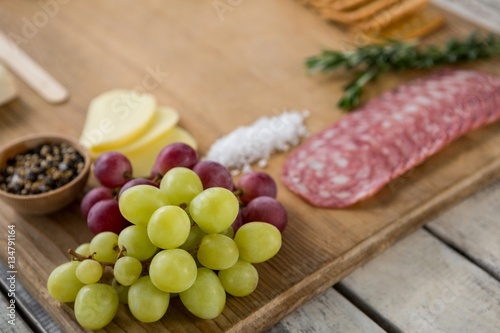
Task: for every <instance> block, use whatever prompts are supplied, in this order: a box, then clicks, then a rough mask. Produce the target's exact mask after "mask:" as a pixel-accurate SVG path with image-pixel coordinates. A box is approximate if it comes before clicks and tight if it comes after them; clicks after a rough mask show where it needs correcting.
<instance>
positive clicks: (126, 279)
mask: <svg viewBox="0 0 500 333" xmlns="http://www.w3.org/2000/svg"><path fill="white" fill-rule="evenodd" d="M141 273H142V263H141V262H140V261H139V260H137V259H136V258H134V257H130V256H127V257H121V258H119V259H118V260H117V261H116V263H115V267H114V270H113V274H114V276H115V279H116V281H118V282H119V283H120V284H121V285H123V286H130V285H131V284H132V283H134V282H135V281H136V280H137V279H138V278H139V277H140V276H141Z"/></svg>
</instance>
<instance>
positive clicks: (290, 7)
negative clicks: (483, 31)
mask: <svg viewBox="0 0 500 333" xmlns="http://www.w3.org/2000/svg"><path fill="white" fill-rule="evenodd" d="M47 2H48V1H47ZM56 2H57V4H58V5H57V6H56V5H53V6H52V7H50V8H49V7H47V6H41V4H42V3H45V2H43V1H42V2H35V1H15V0H4V1H2V8H1V9H0V28H1V29H2V30H3V31H4V32H5V33H6V34H10V35H11V37H12V36H15V35H17V36H19V37H20V38H19V41H20V42H21V44H20V46H21V48H23V49H24V50H25V51H26V52H27V53H28V54H30V55H31V56H32V57H33V58H34V59H36V60H37V61H38V62H39V63H40V64H41V65H42V66H43V67H44V68H46V69H47V70H48V71H49V72H50V73H52V74H53V75H54V76H55V77H56V78H57V79H58V80H59V81H60V82H61V83H63V84H64V85H65V86H66V87H67V88H68V89H69V91H70V94H71V97H70V99H69V101H68V102H67V103H65V104H62V105H58V106H54V105H49V104H47V103H45V102H44V101H43V100H41V99H40V97H39V96H38V95H36V94H35V93H34V92H33V91H31V90H30V89H29V88H27V87H26V86H25V85H24V84H23V83H22V82H20V81H17V84H18V86H19V88H20V89H19V90H20V92H21V96H20V98H19V99H18V100H16V101H14V102H12V103H10V104H8V105H5V106H3V107H1V108H0V144H3V143H6V142H8V141H10V140H12V139H14V138H16V137H19V136H22V135H25V134H29V133H34V132H57V133H65V134H68V135H72V136H76V137H78V136H79V134H80V131H81V129H82V126H83V121H84V119H85V113H86V108H87V106H88V103H89V101H90V99H91V98H92V97H94V96H96V95H97V94H99V93H101V92H104V91H106V90H109V89H113V88H137V87H151V86H152V85H151V84H149V85H148V82H149V83H151V82H153V81H151V77H153V78H154V76H153V74H152V73H156V78H157V83H158V84H156V85H154V87H153V88H151V91H150V92H151V93H152V94H154V95H155V96H156V97H157V99H158V101H159V103H160V104H162V105H171V106H173V107H175V108H176V109H178V110H179V111H180V113H181V125H182V126H183V127H184V128H186V129H187V130H189V131H190V132H191V133H192V134H193V135H194V137H195V138H196V139H197V141H198V142H199V146H200V152H201V153H204V152H206V151H207V149H208V147H209V146H210V144H211V143H213V142H214V140H216V139H217V138H218V137H220V136H221V135H223V134H226V133H228V132H230V131H231V130H233V129H234V128H235V127H236V126H239V125H247V124H250V123H251V122H253V121H254V120H255V119H257V118H258V117H260V116H265V115H266V116H268V115H275V114H278V113H279V112H281V111H282V110H284V109H296V110H303V109H308V110H310V112H311V116H310V118H309V119H308V120H307V126H308V128H309V130H310V132H311V133H314V132H317V131H319V130H321V129H323V128H324V127H326V126H327V125H328V124H330V123H332V122H335V121H337V120H338V119H339V118H340V117H342V116H343V113H342V112H340V111H339V110H338V109H336V108H335V103H336V101H337V100H338V98H339V97H340V94H341V86H342V85H343V84H345V83H346V80H347V79H348V76H347V75H345V74H342V73H339V74H335V75H333V76H330V77H323V76H314V77H309V76H308V75H307V74H306V72H305V70H304V66H303V62H304V59H305V58H306V57H308V56H310V55H314V54H317V53H318V52H319V51H320V50H321V49H322V48H323V47H331V48H337V49H350V48H353V47H354V46H355V45H354V44H353V42H352V41H353V40H355V39H353V38H352V36H350V35H349V34H348V33H347V32H346V31H343V30H342V29H341V28H339V27H337V26H334V25H331V24H328V23H326V22H324V21H322V20H321V19H320V18H319V17H318V16H316V14H314V13H312V12H310V11H308V10H307V9H305V8H304V7H302V6H301V5H300V4H299V3H298V2H295V1H292V0H276V1H265V0H256V1H224V0H222V1H203V2H200V1H194V0H185V1H173V0H172V1H170V0H168V1H165V0H147V1H141V2H138V1H132V0H109V1H97V0H89V1H85V2H81V1H60V2H59V1H52V2H51V3H56ZM63 2H64V4H63ZM220 3H223V4H226V6H222V7H220ZM215 5H219V7H217V8H216V6H215ZM224 9H225V10H224ZM44 13H45V14H44ZM446 19H447V22H448V25H447V27H446V28H445V29H443V30H441V31H440V32H439V33H437V34H434V35H433V37H432V38H431V39H429V41H431V42H439V41H443V40H444V39H446V38H448V37H450V36H452V35H464V34H466V33H467V32H469V31H471V30H474V29H475V27H473V26H472V25H470V24H468V23H466V22H464V21H463V20H460V19H458V18H456V17H454V16H451V15H448V14H446ZM463 67H466V68H477V69H482V70H486V71H489V72H492V73H494V74H497V75H500V66H499V63H498V60H496V61H494V60H491V61H482V62H478V63H475V64H468V65H464V66H463ZM422 74H424V73H423V72H412V73H405V74H391V75H387V76H385V77H383V78H381V79H380V80H379V81H378V82H377V84H374V85H371V86H370V88H369V89H368V94H369V95H370V96H375V95H377V94H379V93H381V92H383V91H385V90H387V89H390V88H392V87H394V86H396V85H397V84H400V83H402V82H404V81H406V80H408V79H410V78H413V77H416V76H418V75H422ZM148 80H149V81H148ZM285 158H286V154H281V155H277V156H275V157H273V158H272V160H271V161H270V165H269V167H268V168H267V169H266V171H268V172H269V173H271V174H272V175H273V176H274V177H275V178H276V179H277V180H278V181H279V179H280V178H279V175H280V170H281V166H282V165H283V162H284V159H285ZM499 170H500V124H495V125H491V126H488V127H487V128H484V129H481V130H477V131H475V132H472V133H470V134H468V135H467V136H465V137H463V138H461V139H459V140H458V141H456V142H454V143H453V144H452V145H450V146H449V147H447V148H446V149H444V150H443V151H441V152H439V153H438V154H437V155H435V156H434V157H432V158H430V159H429V160H428V161H426V162H425V163H424V164H422V165H420V166H419V167H417V168H415V169H414V170H412V171H410V172H408V173H407V174H406V175H404V176H402V177H400V178H398V179H396V180H394V181H393V182H391V184H389V185H388V186H387V187H386V188H385V189H384V190H382V191H381V192H380V193H379V194H377V195H376V196H375V197H374V198H372V199H369V200H367V201H365V202H363V203H361V204H357V205H355V206H353V207H350V208H348V209H338V210H328V209H317V208H313V207H311V206H309V205H307V204H306V203H304V202H303V201H301V200H300V199H299V198H297V197H296V196H294V195H293V194H291V193H290V192H288V191H287V190H286V189H285V188H284V187H283V186H282V184H281V183H279V195H278V198H279V200H280V201H281V202H283V203H284V205H285V206H286V208H287V210H288V213H289V226H288V227H287V229H286V231H285V233H284V235H283V236H284V243H283V247H282V250H281V251H280V253H279V254H278V255H277V256H276V257H275V258H273V259H272V260H271V261H269V262H267V263H264V264H259V265H258V271H259V273H260V283H259V286H258V289H257V290H256V291H255V293H253V294H252V295H251V296H248V297H245V298H234V297H229V298H228V303H227V307H226V309H225V310H224V312H223V314H222V315H221V316H219V317H218V318H216V319H215V320H200V319H196V318H194V317H193V316H192V315H190V314H189V313H187V311H186V310H184V309H183V307H182V305H181V304H180V302H179V301H178V300H177V299H174V300H173V301H172V303H171V306H170V308H169V310H168V312H167V315H166V316H165V318H164V319H163V320H161V321H160V322H158V323H154V324H142V323H139V322H138V321H136V320H134V319H133V318H132V317H131V315H130V313H129V312H128V310H127V309H126V307H122V308H120V311H119V313H118V315H117V317H116V319H115V321H114V322H113V323H111V324H110V325H108V326H107V327H106V328H105V329H104V330H103V331H106V332H159V331H162V332H222V331H224V332H247V331H248V332H253V331H256V330H257V331H259V330H263V329H265V328H268V327H270V326H271V325H272V324H273V323H275V322H277V321H278V320H280V319H281V318H282V317H284V316H285V315H286V314H288V313H289V312H290V311H292V310H293V309H295V308H296V307H298V306H300V305H301V304H303V303H304V302H306V301H307V300H309V299H310V298H312V297H314V296H315V295H317V294H319V293H320V292H321V291H323V290H325V289H326V288H328V287H330V286H331V285H333V284H334V283H335V282H337V281H339V280H340V279H341V278H343V277H344V276H346V275H347V274H349V272H351V271H352V270H353V269H355V268H356V267H359V266H360V265H361V264H363V263H364V262H366V261H367V260H369V259H370V258H372V257H373V256H375V255H376V254H378V253H380V252H381V251H383V250H384V249H385V248H387V247H388V246H390V245H391V244H392V243H394V242H395V241H396V240H397V239H399V238H401V237H403V236H404V235H406V234H408V233H409V232H411V231H413V230H415V229H416V228H418V227H419V226H420V225H422V224H423V223H424V222H425V221H426V217H427V216H429V215H430V214H434V213H436V212H438V211H440V210H442V209H443V208H444V207H446V206H448V205H450V204H451V203H453V202H456V201H457V200H458V199H460V198H462V197H464V196H466V195H468V194H469V193H471V191H474V190H476V189H478V188H479V187H481V186H482V185H483V184H484V183H486V182H488V181H490V180H492V179H493V178H494V177H495V175H496V174H498V171H499ZM0 211H1V218H0V228H1V230H2V231H0V233H1V234H2V235H4V236H2V237H1V240H0V241H1V243H2V244H5V241H6V238H5V235H6V230H7V226H8V225H12V224H15V225H16V230H17V239H16V256H17V263H18V280H19V281H20V282H21V283H23V284H24V285H25V286H26V287H27V289H28V290H29V291H30V292H31V293H32V294H33V295H34V297H35V298H36V299H37V300H38V301H39V302H40V303H41V304H42V305H43V306H44V307H45V308H46V309H47V310H48V312H49V313H50V314H51V315H52V316H53V317H54V318H55V319H56V320H57V321H58V322H59V323H60V324H61V325H62V327H63V328H64V329H65V330H66V331H68V332H78V331H80V330H81V329H80V328H79V327H78V325H77V324H76V323H75V321H74V318H73V314H72V310H71V307H70V306H68V305H64V304H60V303H58V302H56V301H54V300H52V299H51V298H50V297H49V295H48V293H47V290H46V287H45V285H46V279H47V277H48V274H49V273H50V271H51V270H52V269H53V268H54V267H55V266H57V265H59V264H61V263H63V262H65V261H66V260H68V257H67V255H66V250H67V249H68V248H74V247H76V246H77V244H79V243H82V242H86V241H89V240H90V238H91V234H90V232H89V231H88V230H87V228H86V225H85V221H84V220H83V218H82V217H81V216H80V214H79V206H78V203H77V202H75V203H74V204H73V205H71V206H70V207H68V208H67V209H65V210H64V211H61V212H59V213H56V214H53V215H50V216H42V217H26V216H20V215H18V214H16V213H15V212H14V211H12V210H11V209H10V208H9V207H7V206H6V205H4V204H3V203H0ZM5 248H6V247H5V246H3V245H2V249H5ZM6 257H7V253H6V251H5V250H2V251H1V252H0V258H1V259H2V261H3V262H6ZM401 269H405V268H404V267H401ZM333 320H334V319H333Z"/></svg>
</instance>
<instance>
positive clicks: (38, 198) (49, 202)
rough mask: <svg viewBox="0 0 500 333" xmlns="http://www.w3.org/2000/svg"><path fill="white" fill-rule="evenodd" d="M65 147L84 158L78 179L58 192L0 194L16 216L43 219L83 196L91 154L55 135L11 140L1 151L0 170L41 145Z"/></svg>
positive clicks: (73, 140)
mask: <svg viewBox="0 0 500 333" xmlns="http://www.w3.org/2000/svg"><path fill="white" fill-rule="evenodd" d="M60 143H67V144H69V145H70V146H72V147H73V148H75V149H76V150H77V151H78V152H79V153H80V154H81V155H82V156H83V158H84V160H85V166H84V168H83V170H82V171H81V172H80V174H78V176H77V177H76V178H75V179H73V180H72V181H70V182H69V183H67V184H66V185H64V186H61V187H59V188H57V189H54V190H50V191H48V192H45V193H41V194H29V195H18V194H12V193H8V192H6V191H2V190H0V198H1V199H2V200H3V201H4V202H5V203H7V204H8V205H10V206H11V207H12V208H13V209H14V210H16V211H17V212H18V213H21V214H26V215H43V214H49V213H53V212H56V211H58V210H60V209H62V208H64V207H65V206H67V205H68V204H70V203H71V202H72V201H74V200H75V199H76V198H77V197H78V196H80V195H81V194H82V193H83V189H84V187H85V185H86V184H87V180H88V177H89V173H90V165H91V160H90V154H89V152H88V151H87V150H86V149H85V148H83V147H82V146H81V145H80V144H79V143H78V141H77V140H75V139H73V138H71V137H67V136H63V135H58V134H35V135H29V136H25V137H22V138H19V139H17V140H14V141H12V142H10V143H8V144H6V145H4V146H2V147H0V170H1V169H3V168H4V166H5V165H6V163H7V161H8V160H9V159H10V158H12V157H14V156H16V155H17V154H21V153H24V152H26V151H28V150H30V149H33V148H35V147H37V146H40V145H42V144H60Z"/></svg>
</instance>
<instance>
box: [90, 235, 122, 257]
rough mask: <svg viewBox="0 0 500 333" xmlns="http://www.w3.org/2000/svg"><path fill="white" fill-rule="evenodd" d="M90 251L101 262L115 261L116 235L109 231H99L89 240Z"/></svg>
mask: <svg viewBox="0 0 500 333" xmlns="http://www.w3.org/2000/svg"><path fill="white" fill-rule="evenodd" d="M90 252H91V253H95V254H94V259H95V260H98V261H101V262H115V261H116V258H117V256H118V235H117V234H115V233H114V232H111V231H104V232H100V233H98V234H97V235H95V236H94V238H92V240H91V241H90Z"/></svg>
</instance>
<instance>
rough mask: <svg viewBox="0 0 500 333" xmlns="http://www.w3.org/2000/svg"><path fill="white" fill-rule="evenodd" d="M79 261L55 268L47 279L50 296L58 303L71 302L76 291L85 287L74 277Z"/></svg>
mask: <svg viewBox="0 0 500 333" xmlns="http://www.w3.org/2000/svg"><path fill="white" fill-rule="evenodd" d="M79 264H80V262H79V261H69V262H66V263H64V264H62V265H59V266H57V267H56V268H55V269H54V270H53V271H52V273H50V275H49V278H48V279H47V289H48V291H49V294H50V296H52V297H53V298H54V299H56V300H58V301H60V302H66V303H67V302H73V301H74V300H75V298H76V295H77V294H78V291H80V289H81V288H82V287H83V286H84V285H85V284H83V283H82V282H81V281H80V280H78V278H77V277H76V269H77V267H78V265H79Z"/></svg>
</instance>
